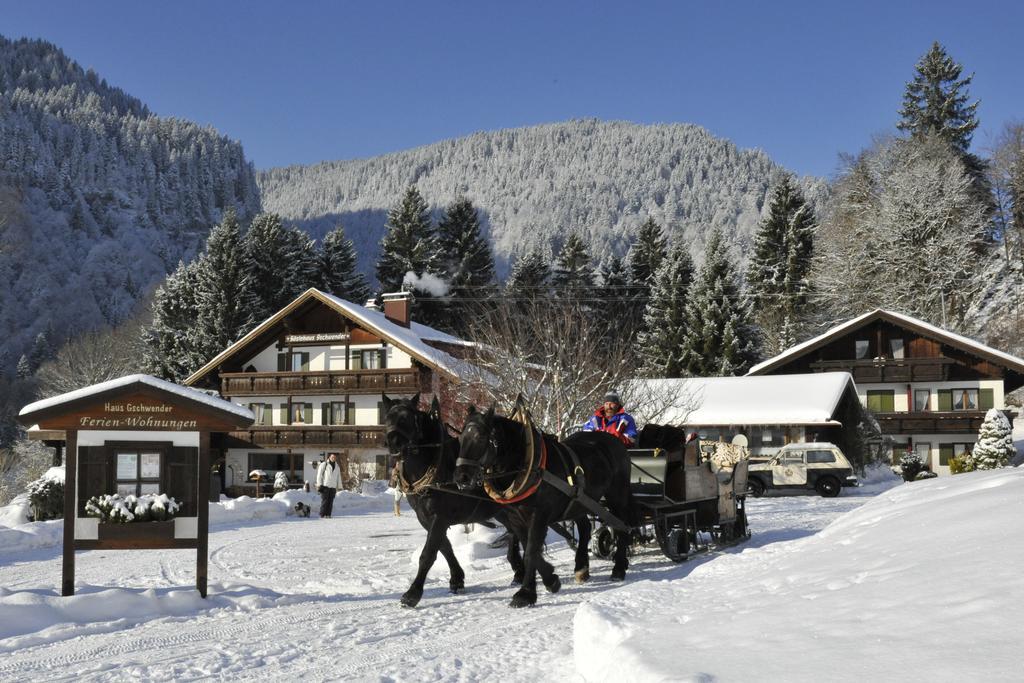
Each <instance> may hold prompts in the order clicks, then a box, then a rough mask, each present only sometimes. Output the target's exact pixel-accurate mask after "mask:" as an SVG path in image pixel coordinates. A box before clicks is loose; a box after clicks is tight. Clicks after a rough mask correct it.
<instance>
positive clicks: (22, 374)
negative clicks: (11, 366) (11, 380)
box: [17, 353, 33, 379]
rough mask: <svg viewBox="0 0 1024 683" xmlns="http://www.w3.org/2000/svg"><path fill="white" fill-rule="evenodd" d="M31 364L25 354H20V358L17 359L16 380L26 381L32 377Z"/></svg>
mask: <svg viewBox="0 0 1024 683" xmlns="http://www.w3.org/2000/svg"><path fill="white" fill-rule="evenodd" d="M32 373H33V370H32V363H31V362H29V359H28V355H27V354H24V353H23V354H21V358H19V359H18V369H17V377H18V379H28V378H29V377H31V376H32Z"/></svg>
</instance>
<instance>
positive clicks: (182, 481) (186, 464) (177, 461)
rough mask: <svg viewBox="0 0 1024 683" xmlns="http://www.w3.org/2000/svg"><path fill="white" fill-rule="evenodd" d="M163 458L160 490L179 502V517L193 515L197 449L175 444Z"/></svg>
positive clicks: (194, 510)
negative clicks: (162, 478)
mask: <svg viewBox="0 0 1024 683" xmlns="http://www.w3.org/2000/svg"><path fill="white" fill-rule="evenodd" d="M164 458H165V461H164V480H163V481H162V482H161V485H160V492H161V493H166V494H167V495H168V496H171V497H172V498H174V499H175V500H176V501H178V503H180V504H181V510H180V511H179V512H178V516H179V517H195V516H196V512H197V509H196V508H197V507H198V506H197V501H196V488H197V480H196V478H197V477H198V476H199V449H198V448H191V447H188V446H175V447H174V448H172V449H171V452H170V453H168V454H166V455H165V456H164ZM207 476H209V474H207Z"/></svg>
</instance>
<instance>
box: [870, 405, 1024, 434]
mask: <svg viewBox="0 0 1024 683" xmlns="http://www.w3.org/2000/svg"><path fill="white" fill-rule="evenodd" d="M985 412H986V411H984V410H952V411H942V412H931V411H926V412H923V413H875V417H876V418H877V419H878V424H879V425H881V427H882V433H883V434H973V435H975V436H977V434H978V430H979V429H980V428H981V423H982V421H984V419H985ZM1003 412H1004V413H1006V412H1007V411H1003ZM1007 417H1009V418H1010V419H1011V420H1012V419H1013V418H1012V416H1011V415H1009V414H1007Z"/></svg>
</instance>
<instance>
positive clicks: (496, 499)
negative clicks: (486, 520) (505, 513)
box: [487, 435, 548, 505]
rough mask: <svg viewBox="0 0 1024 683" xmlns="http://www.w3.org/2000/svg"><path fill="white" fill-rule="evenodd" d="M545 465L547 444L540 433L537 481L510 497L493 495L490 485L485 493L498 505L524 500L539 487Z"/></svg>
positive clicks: (546, 463) (546, 462)
mask: <svg viewBox="0 0 1024 683" xmlns="http://www.w3.org/2000/svg"><path fill="white" fill-rule="evenodd" d="M547 465H548V446H547V444H546V443H545V441H544V437H543V435H541V439H540V464H538V466H537V470H536V471H537V481H535V482H534V483H533V484H532V485H530V486H528V487H527V488H526V490H525V491H523V492H522V493H520V494H518V495H515V496H513V497H511V498H501V497H500V496H498V497H496V496H495V493H496V492H493V491H491V490H490V487H488V491H487V493H488V494H489V495H490V496H491V500H493V501H494V502H495V503H498V504H499V505H509V504H511V503H518V502H519V501H521V500H526V499H527V498H529V497H530V496H532V495H533V494H534V493H536V492H537V489H538V488H540V482H541V481H542V480H543V479H544V477H543V476H542V475H541V473H542V472H543V471H544V469H545V468H546V467H547Z"/></svg>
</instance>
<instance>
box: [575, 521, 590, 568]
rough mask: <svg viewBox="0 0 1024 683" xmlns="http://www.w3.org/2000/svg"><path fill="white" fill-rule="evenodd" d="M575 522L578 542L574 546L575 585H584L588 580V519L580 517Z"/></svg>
mask: <svg viewBox="0 0 1024 683" xmlns="http://www.w3.org/2000/svg"><path fill="white" fill-rule="evenodd" d="M575 521H576V533H577V535H578V536H579V542H578V543H577V544H576V569H575V572H574V574H575V576H576V583H586V582H587V581H589V580H590V534H591V527H590V518H589V517H587V516H586V515H582V516H580V517H579V518H578V519H576V520H575Z"/></svg>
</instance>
